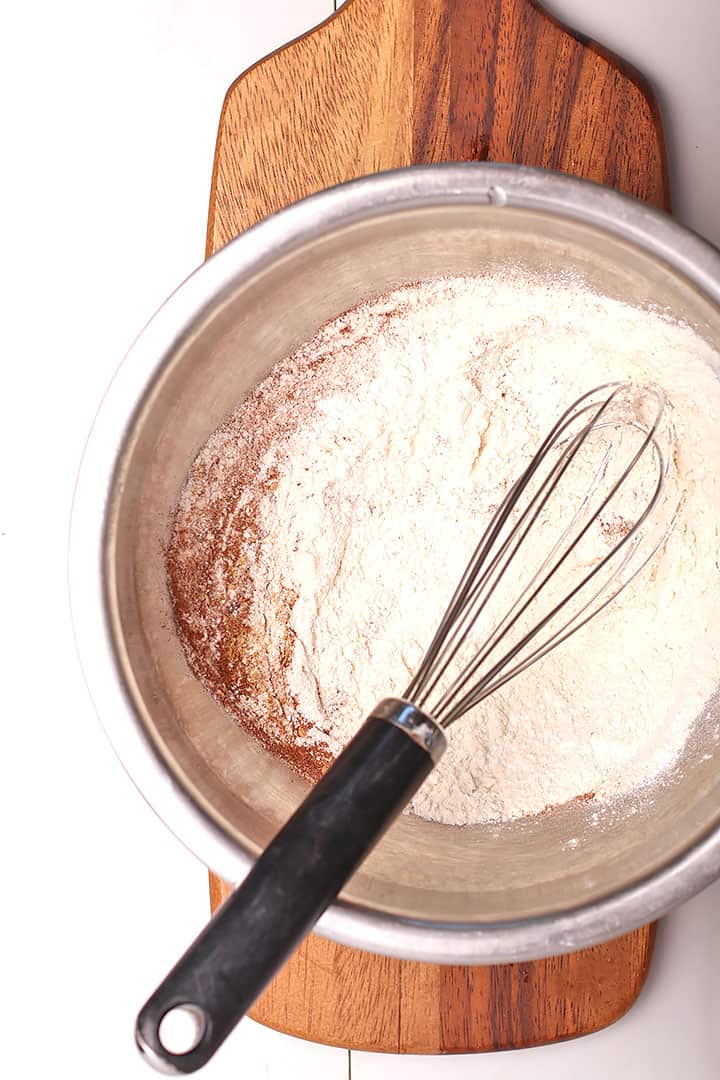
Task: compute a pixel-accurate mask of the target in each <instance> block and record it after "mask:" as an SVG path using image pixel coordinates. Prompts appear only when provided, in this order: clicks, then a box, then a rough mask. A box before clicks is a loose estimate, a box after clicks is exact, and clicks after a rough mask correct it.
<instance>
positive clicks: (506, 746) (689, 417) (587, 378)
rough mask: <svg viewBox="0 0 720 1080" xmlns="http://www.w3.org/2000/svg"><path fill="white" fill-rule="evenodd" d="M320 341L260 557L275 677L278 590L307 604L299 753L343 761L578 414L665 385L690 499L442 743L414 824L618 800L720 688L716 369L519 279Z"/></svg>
mask: <svg viewBox="0 0 720 1080" xmlns="http://www.w3.org/2000/svg"><path fill="white" fill-rule="evenodd" d="M393 308H399V309H400V310H399V311H398V312H396V313H395V314H392V315H391V317H389V318H387V319H385V320H384V321H383V323H382V325H380V326H379V324H378V321H377V312H378V311H380V310H382V311H392V309H393ZM368 331H369V333H368ZM316 344H317V348H316V352H317V355H322V356H323V364H322V367H321V368H320V369H319V370H321V371H323V370H324V378H325V384H322V385H321V390H322V386H323V385H324V386H325V389H326V393H325V395H324V396H321V397H320V398H319V400H317V401H316V402H315V404H314V407H313V409H312V410H311V415H310V416H309V417H307V418H306V419H305V420H303V421H302V422H299V423H298V424H297V425H296V426H295V428H294V430H291V431H290V433H289V434H286V435H285V436H284V437H282V438H279V439H278V440H277V441H275V442H274V443H273V445H272V446H271V448H270V449H269V450H268V452H267V454H266V455H265V459H264V461H263V470H264V474H265V475H270V474H271V475H273V476H275V475H277V482H276V484H275V485H274V490H273V491H272V492H271V493H270V494H268V495H267V497H266V498H265V500H264V502H263V504H262V508H261V515H262V521H263V526H264V532H265V533H266V536H267V539H266V541H265V542H264V543H263V544H262V545H260V546H259V548H257V549H256V550H255V552H254V557H253V559H252V560H251V570H252V573H253V576H254V580H255V589H256V592H255V601H254V609H253V610H254V612H255V616H254V617H255V620H256V624H257V626H258V628H262V629H263V632H264V633H268V632H269V635H270V640H269V645H268V647H269V660H268V662H269V664H270V665H271V666H272V664H273V662H274V661H277V668H278V670H279V669H280V668H281V663H280V657H281V651H282V649H283V647H284V642H285V632H284V630H283V628H282V627H281V626H280V624H279V623H277V624H276V623H274V621H273V618H272V612H273V610H275V609H276V608H277V607H278V605H279V604H280V592H281V590H291V592H292V593H297V600H296V602H295V604H294V607H293V609H292V615H291V629H292V632H293V634H294V635H295V636H294V646H293V650H292V659H291V664H290V666H289V669H288V672H287V689H288V691H289V695H290V696H292V697H293V698H294V700H295V702H296V706H297V714H298V716H299V717H301V718H302V720H303V722H304V723H306V724H309V731H308V734H307V736H306V741H307V743H309V744H311V745H312V744H317V745H324V746H327V747H328V748H329V749H330V750H331V752H332V753H337V752H339V750H340V749H341V748H342V746H343V745H344V744H345V743H346V742H347V741H348V739H349V738H350V737H351V735H352V734H353V732H354V731H355V730H356V729H357V727H358V726H359V725H360V723H361V722H362V720H363V718H364V716H365V715H366V714H367V713H368V712H369V711H370V709H371V708H372V707H373V705H374V704H375V703H376V702H377V701H378V700H380V699H381V698H383V697H386V696H389V695H392V694H401V693H402V692H403V690H404V689H405V687H406V685H407V683H408V682H409V680H410V677H411V675H412V673H413V671H414V670H415V668H416V666H417V664H418V662H419V660H420V658H421V656H422V655H423V652H424V649H425V647H426V646H427V644H428V642H429V640H430V638H431V636H432V633H433V630H434V628H435V626H436V624H437V622H438V620H439V618H440V616H441V614H442V612H443V611H444V609H445V607H446V604H447V601H448V599H449V596H450V594H451V592H452V590H453V588H454V585H455V583H456V581H457V579H458V578H459V576H460V574H461V572H462V570H463V568H464V566H465V564H466V562H467V560H468V557H469V555H470V554H471V552H472V550H473V548H474V546H475V544H476V543H477V540H478V537H479V535H480V532H481V530H482V528H483V526H484V524H485V522H486V521H487V518H488V516H489V514H490V512H491V510H492V508H494V506H495V505H497V502H498V501H499V497H500V495H501V489H502V485H503V482H505V481H507V480H510V479H514V477H515V476H516V475H517V474H518V473H519V472H520V471H521V469H522V468H523V466H524V465H525V464H526V463H527V460H528V457H529V455H530V454H531V453H532V452H533V450H534V449H536V447H537V445H539V443H540V441H541V439H542V437H543V436H544V435H545V434H546V432H547V430H548V429H549V427H550V426H551V425H552V423H553V422H554V421H555V419H556V418H557V416H558V415H559V414H560V412H562V410H563V409H564V408H565V407H566V406H567V405H568V404H569V403H570V402H571V401H572V400H574V399H575V398H576V397H578V396H579V395H580V394H581V393H583V392H584V391H586V390H588V389H591V388H592V387H594V386H596V385H599V384H601V383H604V382H606V381H608V380H612V379H626V378H631V379H633V380H635V381H638V382H647V381H653V380H654V381H656V382H658V383H659V384H660V385H661V386H662V387H663V388H664V390H665V392H666V394H667V396H668V398H669V400H670V402H671V404H672V408H673V412H674V423H675V427H676V431H677V438H678V449H677V475H675V476H674V478H673V483H675V484H676V485H679V487H680V488H681V489H682V490H684V491H685V492H686V498H685V503H684V506H683V509H682V512H681V516H680V519H679V521H678V524H677V526H676V528H675V530H674V532H673V534H672V536H671V538H670V540H669V542H668V544H667V545H666V547H665V549H664V550H663V551H662V552H661V553H660V554H659V555H658V556H657V557H656V559H655V562H654V564H653V567H652V570H651V571H650V570H648V571H647V572H646V573H645V574H643V576H642V577H641V578H640V579H638V580H637V582H635V583H634V584H633V585H631V586H630V588H629V589H628V590H626V592H625V593H624V594H623V595H622V597H621V598H620V599H619V600H618V601H617V602H616V603H615V604H613V605H612V606H611V607H610V608H609V609H608V610H607V611H606V612H604V613H603V614H602V615H600V616H599V617H598V618H597V619H595V620H594V621H593V622H592V623H591V624H590V625H588V626H587V627H585V628H584V629H583V630H582V631H581V632H580V633H579V634H578V635H576V636H575V637H574V638H573V639H572V640H571V641H569V642H567V643H566V644H564V645H563V646H562V647H561V648H560V649H558V650H557V651H556V652H554V653H553V654H552V655H551V656H548V657H547V658H545V659H544V660H542V661H541V662H540V663H539V664H537V665H535V666H534V667H533V668H532V669H530V670H529V671H527V672H525V673H524V674H522V675H520V676H519V677H518V678H516V679H515V680H514V681H512V682H511V683H509V684H508V685H507V686H506V687H504V688H502V689H501V690H500V691H498V692H497V693H496V694H494V695H493V696H491V697H490V698H488V699H487V700H486V701H485V702H483V703H482V704H481V705H480V706H479V707H477V708H476V709H475V710H474V711H473V712H472V713H470V714H469V715H467V716H466V717H465V718H464V719H462V720H461V721H459V722H458V723H457V724H456V725H455V726H454V727H453V728H452V729H451V732H450V746H449V749H448V751H447V753H446V755H445V757H444V759H443V760H442V762H441V763H440V765H439V767H438V768H437V769H436V770H435V772H434V773H433V774H432V775H431V777H430V778H429V780H428V781H427V782H426V783H425V785H424V786H423V788H422V789H421V791H420V792H419V794H418V795H417V797H416V799H415V801H414V803H413V805H412V808H413V809H414V810H415V812H416V813H418V814H420V815H422V816H424V817H428V818H431V819H435V820H438V821H443V822H448V823H455V824H463V823H469V822H478V821H491V820H504V819H511V818H516V817H519V816H522V815H526V814H532V813H536V812H539V811H542V810H543V809H544V808H546V807H548V806H550V805H553V804H558V803H562V802H564V801H567V800H569V799H572V798H574V797H576V796H583V795H587V794H589V793H594V795H595V796H596V797H597V798H605V797H609V796H613V795H617V794H623V793H626V792H628V791H630V790H631V789H634V788H636V787H638V786H639V785H642V784H644V783H646V782H647V781H648V780H650V779H652V778H653V777H655V776H656V775H657V774H658V773H659V772H660V771H662V770H663V769H664V768H666V767H667V766H669V765H670V764H671V763H672V762H673V760H674V759H675V758H676V756H677V754H678V752H679V751H680V749H681V748H682V745H683V743H684V740H685V738H686V736H687V733H688V730H689V727H690V725H691V723H692V722H693V720H694V719H695V717H696V716H697V714H698V712H699V710H700V709H701V707H702V705H703V703H704V702H705V701H706V700H707V698H708V697H709V695H710V694H711V692H712V691H713V690H714V688H715V685H716V682H717V680H718V674H719V672H720V626H719V622H720V619H719V615H718V607H719V605H718V603H717V595H718V594H717V585H718V577H719V573H718V556H719V553H720V540H719V536H718V523H719V522H720V476H719V475H718V471H717V469H716V468H714V467H713V465H712V463H713V462H716V461H717V460H718V458H719V457H720V427H718V424H717V419H716V418H717V417H720V384H719V383H718V381H717V379H716V377H715V376H714V374H713V373H712V371H711V369H710V366H709V365H710V364H712V363H715V364H717V363H718V359H719V358H718V357H717V355H716V354H714V353H713V351H712V350H711V349H710V347H709V346H708V345H707V344H705V343H704V342H703V341H702V340H701V339H700V338H699V337H698V336H697V335H696V334H695V333H694V332H693V331H692V330H691V329H689V328H687V327H685V326H679V325H677V324H675V323H673V322H670V321H668V320H666V319H664V318H663V317H661V316H660V315H657V314H654V313H650V312H642V311H640V310H636V309H633V308H631V307H629V306H626V305H624V304H622V303H619V302H616V301H612V300H609V299H605V298H601V297H598V296H596V295H593V294H591V293H589V292H587V291H584V290H583V289H581V288H580V287H579V286H573V285H565V286H559V285H558V284H557V283H553V284H552V285H551V286H548V285H546V284H543V283H541V282H537V281H531V280H527V279H524V278H522V277H520V276H517V275H515V276H513V275H505V276H503V277H501V278H491V277H485V278H458V279H453V280H450V281H438V282H431V283H427V284H422V285H419V286H412V287H410V286H408V287H405V288H403V289H400V290H398V291H397V292H396V293H394V294H392V295H391V296H390V297H386V298H384V299H382V300H379V301H377V302H375V304H373V303H370V304H368V305H365V306H363V307H361V308H359V309H356V310H355V311H353V312H351V313H350V314H349V315H347V316H344V317H342V318H341V319H339V320H337V322H336V324H335V325H334V326H333V325H331V326H330V327H328V328H325V329H324V330H323V331H322V332H321V334H320V335H319V339H318V343H316ZM304 352H305V355H306V356H308V357H311V356H313V355H314V352H313V344H312V343H311V344H310V345H309V346H307V347H305V350H304ZM360 365H361V367H362V378H358V374H357V372H358V367H359V366H360ZM333 367H334V369H335V370H333ZM343 373H345V375H344V374H343ZM329 375H332V379H331V380H330V381H331V383H332V385H334V387H335V389H334V391H333V392H327V385H328V383H327V380H328V377H329ZM312 378H313V376H312V372H308V376H307V379H308V382H307V388H306V389H307V390H308V391H309V392H312V385H313V383H312ZM344 385H346V386H347V387H348V389H347V390H345V391H343V389H342V387H343V386H344ZM283 595H284V596H287V593H286V592H285V593H283ZM274 627H275V628H276V633H275V634H273V628H274Z"/></svg>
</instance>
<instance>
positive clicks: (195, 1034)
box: [158, 1005, 207, 1055]
mask: <svg viewBox="0 0 720 1080" xmlns="http://www.w3.org/2000/svg"><path fill="white" fill-rule="evenodd" d="M206 1029H207V1016H206V1015H205V1013H204V1012H203V1010H202V1009H199V1008H198V1007H197V1005H175V1006H173V1008H172V1009H169V1010H168V1011H167V1012H166V1013H165V1015H164V1016H163V1018H162V1020H161V1021H160V1023H159V1024H158V1039H159V1040H160V1045H161V1046H162V1048H163V1049H164V1050H166V1051H167V1053H168V1054H178V1055H180V1054H189V1053H190V1051H191V1050H195V1049H197V1047H198V1046H199V1045H200V1043H201V1042H202V1038H203V1035H204V1034H205V1031H206Z"/></svg>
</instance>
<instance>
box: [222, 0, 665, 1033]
mask: <svg viewBox="0 0 720 1080" xmlns="http://www.w3.org/2000/svg"><path fill="white" fill-rule="evenodd" d="M453 160H454V161H469V160H481V161H482V160H490V161H506V162H518V163H522V164H527V165H538V166H543V167H546V168H553V169H560V170H561V171H564V172H568V173H573V174H575V175H577V176H583V177H586V178H588V179H591V180H595V181H598V182H600V183H606V184H608V185H610V186H611V187H615V188H618V189H619V190H622V191H625V192H628V193H629V194H632V195H635V196H637V197H638V198H642V199H646V200H647V201H649V202H651V203H654V204H655V205H657V206H662V207H665V208H666V209H669V194H668V185H667V173H666V164H665V151H664V144H663V137H662V126H661V122H660V118H659V113H658V110H657V107H656V104H655V101H654V98H653V97H652V94H651V93H650V91H649V90H648V88H647V87H646V86H645V84H644V82H643V80H642V78H641V77H640V76H639V75H638V74H637V72H634V71H633V70H632V69H631V68H630V67H629V66H628V65H626V64H624V63H623V62H622V61H620V60H618V59H617V58H616V57H613V56H612V55H611V54H609V53H607V52H606V51H605V50H603V49H602V48H601V47H600V46H598V45H596V44H594V43H592V42H587V41H583V40H581V39H580V38H579V37H578V36H577V35H573V34H572V33H570V32H569V31H567V30H566V29H565V28H563V27H562V26H561V25H560V24H559V23H557V22H556V21H555V20H554V19H552V18H550V17H549V16H548V15H547V14H546V13H545V12H543V11H542V10H541V9H540V8H539V6H538V5H537V4H535V3H534V2H532V0H350V2H349V3H348V4H346V6H345V7H343V8H342V9H341V10H340V11H339V12H338V13H337V14H336V15H334V16H332V17H331V18H330V19H329V20H328V21H326V22H325V23H323V24H322V25H321V26H320V27H319V28H318V29H317V30H315V31H313V32H312V33H311V34H308V35H306V36H305V37H302V38H300V39H298V40H297V41H294V42H291V43H290V44H289V45H287V46H285V47H284V48H283V49H280V50H279V51H278V52H276V53H273V54H272V55H271V56H269V57H267V58H266V59H265V60H263V61H261V62H260V63H259V64H257V65H256V66H255V67H253V68H251V69H250V70H249V71H248V72H246V73H245V74H244V75H243V76H241V77H240V78H239V79H238V80H237V82H235V83H234V84H233V86H232V87H231V88H230V90H229V91H228V94H227V96H226V99H225V102H224V105H223V110H222V115H221V119H220V127H219V132H218V139H217V147H216V155H215V163H214V170H213V181H212V191H211V198H210V212H209V217H208V232H207V252H208V254H212V252H214V251H216V250H218V248H220V247H222V246H223V245H224V244H225V243H227V242H228V241H229V240H231V239H232V238H233V237H234V236H236V235H237V234H238V233H239V232H241V231H242V230H243V229H246V228H248V227H249V226H251V225H253V224H255V222H257V221H259V220H261V219H262V218H263V217H265V216H266V215H267V214H270V213H272V212H273V211H275V210H278V209H280V208H281V207H282V206H285V205H287V204H288V203H290V202H293V201H294V200H296V199H299V198H302V197H303V196H305V195H309V194H312V193H313V192H315V191H319V190H320V189H322V188H324V187H327V186H329V185H331V184H335V183H339V182H341V181H344V180H350V179H353V178H355V177H357V176H361V175H364V174H366V173H370V172H375V171H378V170H381V169H387V168H395V167H398V166H402V165H410V164H414V163H420V162H436V161H453ZM210 892H211V903H212V906H213V909H214V908H215V907H216V906H217V905H218V904H219V903H220V902H221V900H222V899H223V897H224V896H225V895H227V893H228V892H229V887H228V886H227V885H225V884H224V883H223V882H221V881H219V880H218V879H217V878H214V877H213V876H212V875H211V879H210ZM653 941H654V927H644V928H642V929H641V930H637V931H635V932H634V933H631V934H627V935H626V936H624V937H622V938H620V939H618V940H616V941H613V942H609V943H607V944H605V945H599V946H596V947H595V948H592V949H585V950H583V951H581V952H578V953H572V954H570V955H568V956H561V957H552V958H550V959H547V960H539V961H535V962H533V963H526V964H506V965H498V966H495V967H455V966H442V965H433V964H420V963H412V962H409V961H400V960H393V959H389V958H387V957H380V956H375V955H372V954H370V953H363V952H359V951H358V950H354V949H348V948H346V947H344V946H341V945H336V944H334V943H333V942H330V941H325V940H324V939H323V938H320V937H317V936H315V935H312V936H311V937H309V938H308V939H307V940H306V941H305V942H304V943H303V944H302V945H301V946H300V948H299V949H298V950H297V952H296V953H295V954H294V956H293V957H292V958H291V959H290V961H289V962H288V963H287V964H286V966H285V968H284V969H283V970H282V971H281V972H280V974H279V975H278V976H277V977H276V978H275V980H274V981H273V982H272V983H271V985H270V986H269V987H268V989H267V990H266V992H265V993H264V994H263V996H262V997H261V998H260V1000H259V1001H258V1002H257V1003H256V1005H255V1007H254V1009H253V1010H252V1013H251V1015H252V1016H253V1017H254V1018H255V1019H256V1020H259V1021H260V1022H261V1023H264V1024H267V1025H268V1026H270V1027H274V1028H278V1029H279V1030H281V1031H285V1032H288V1033H290V1034H293V1035H299V1036H301V1037H303V1038H306V1039H312V1040H314V1041H316V1042H324V1043H330V1044H333V1045H337V1046H345V1047H349V1048H351V1049H362V1050H384V1051H390V1052H405V1053H439V1052H445V1053H448V1052H450V1053H452V1052H464V1051H479V1050H495V1049H503V1048H510V1047H520V1046H534V1045H538V1044H540V1043H544V1042H551V1041H554V1040H557V1039H565V1038H570V1037H572V1036H576V1035H582V1034H586V1033H588V1032H591V1031H596V1030H597V1029H599V1028H602V1027H605V1026H606V1025H607V1024H610V1023H612V1022H613V1021H614V1020H617V1019H618V1018H619V1017H620V1016H622V1015H623V1013H624V1012H625V1011H626V1010H627V1009H628V1008H629V1007H630V1005H631V1004H632V1003H633V1001H634V1000H635V998H636V997H637V995H638V993H639V992H640V989H641V987H642V985H643V982H644V980H645V976H646V974H647V969H648V964H649V961H650V956H651V953H652V947H653Z"/></svg>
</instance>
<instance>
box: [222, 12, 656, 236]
mask: <svg viewBox="0 0 720 1080" xmlns="http://www.w3.org/2000/svg"><path fill="white" fill-rule="evenodd" d="M484 160H490V161H506V162H519V163H522V164H525V165H539V166H542V167H544V168H551V169H560V170H561V171H563V172H568V173H573V174H575V175H577V176H584V177H587V178H588V179H590V180H596V181H598V182H599V183H606V184H609V185H610V186H611V187H616V188H619V189H620V190H622V191H626V192H629V193H630V194H632V195H635V196H637V197H638V198H642V199H646V200H648V201H649V202H652V203H654V204H655V205H657V206H664V207H666V208H667V207H668V202H669V197H668V186H667V173H666V166H665V151H664V144H663V138H662V127H661V124H660V120H659V114H658V110H657V106H656V104H655V100H654V98H653V96H652V94H651V93H650V91H649V89H648V88H647V87H646V86H645V85H644V82H643V80H642V78H641V77H640V76H639V75H638V74H637V73H636V72H634V71H632V69H630V67H629V66H628V65H626V64H624V63H622V62H621V61H619V60H617V59H616V58H614V57H612V56H611V55H610V54H608V53H607V52H605V50H603V49H602V48H601V47H600V46H597V45H595V44H593V43H591V42H584V43H583V42H582V41H581V40H580V39H579V38H578V37H577V36H574V35H572V34H571V33H569V32H568V31H567V30H565V29H564V28H563V27H562V26H561V25H560V24H559V23H557V22H556V21H555V20H554V19H551V18H550V17H549V16H548V15H547V14H546V13H545V12H543V11H542V10H540V8H539V7H537V6H536V5H535V4H534V3H532V2H531V0H350V2H349V3H348V4H347V5H346V6H345V7H343V8H342V9H341V10H340V11H339V12H337V13H336V14H335V15H333V16H332V17H331V18H330V19H328V20H327V22H325V23H323V24H322V25H321V26H320V27H319V28H318V29H317V30H315V31H313V32H312V33H311V34H308V35H306V36H305V37H302V38H299V39H298V40H296V41H293V42H291V43H290V44H289V45H286V46H285V47H284V48H282V49H280V50H279V51H278V52H275V53H273V54H272V55H271V56H269V57H267V58H266V59H265V60H262V61H261V62H260V63H259V64H257V65H256V66H255V67H253V68H250V70H249V71H247V72H246V73H245V74H244V75H242V76H241V77H240V78H239V79H238V80H237V82H235V83H234V84H233V86H232V87H231V88H230V90H229V91H228V93H227V96H226V98H225V102H224V105H223V110H222V115H221V120H220V129H219V133H218V141H217V149H216V156H215V167H214V172H213V196H212V199H211V204H210V215H209V220H208V236H207V250H208V253H210V252H212V251H216V250H217V249H218V248H219V247H222V245H223V244H225V243H227V241H228V240H230V239H232V237H233V236H236V235H237V234H238V233H239V232H241V231H242V230H243V229H246V228H248V227H249V226H250V225H253V224H255V222H256V221H259V220H260V219H261V218H263V217H266V216H267V214H269V213H272V212H273V211H274V210H277V209H278V208H279V207H280V206H283V205H285V204H287V203H288V202H292V201H294V200H295V199H299V198H302V197H303V196H305V195H309V194H311V193H313V192H315V191H319V190H320V189H321V188H323V187H327V186H329V185H331V184H336V183H340V182H341V181H343V180H350V179H353V178H355V177H357V176H362V175H364V174H366V173H369V172H377V171H378V170H381V169H388V168H395V167H398V166H402V165H410V164H414V163H419V162H433V161H484Z"/></svg>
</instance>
